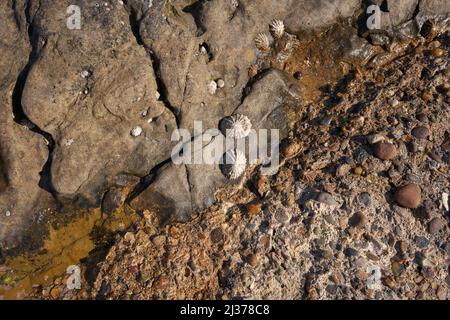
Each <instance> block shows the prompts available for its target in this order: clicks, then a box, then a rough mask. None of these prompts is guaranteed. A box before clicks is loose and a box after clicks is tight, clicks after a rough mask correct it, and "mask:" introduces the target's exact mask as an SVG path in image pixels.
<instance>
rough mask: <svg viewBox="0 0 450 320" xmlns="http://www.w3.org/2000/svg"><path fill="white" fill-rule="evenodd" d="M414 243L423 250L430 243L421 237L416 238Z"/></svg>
mask: <svg viewBox="0 0 450 320" xmlns="http://www.w3.org/2000/svg"><path fill="white" fill-rule="evenodd" d="M414 242H415V243H416V245H417V246H418V247H419V248H420V249H424V248H426V247H428V245H429V244H430V241H429V240H428V239H427V238H425V237H421V236H416V237H415V238H414Z"/></svg>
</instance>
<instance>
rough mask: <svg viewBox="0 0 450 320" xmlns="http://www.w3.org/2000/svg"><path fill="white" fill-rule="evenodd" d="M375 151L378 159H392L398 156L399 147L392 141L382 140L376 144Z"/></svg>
mask: <svg viewBox="0 0 450 320" xmlns="http://www.w3.org/2000/svg"><path fill="white" fill-rule="evenodd" d="M373 152H374V155H375V157H377V158H378V159H381V160H392V159H394V158H395V157H396V156H397V147H396V146H395V145H394V144H392V143H389V142H383V141H380V142H377V143H376V144H375V145H374V148H373Z"/></svg>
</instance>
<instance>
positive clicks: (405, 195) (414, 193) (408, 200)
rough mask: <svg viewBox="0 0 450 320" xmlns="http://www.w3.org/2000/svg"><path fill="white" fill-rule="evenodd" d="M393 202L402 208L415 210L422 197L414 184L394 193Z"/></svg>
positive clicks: (418, 188)
mask: <svg viewBox="0 0 450 320" xmlns="http://www.w3.org/2000/svg"><path fill="white" fill-rule="evenodd" d="M395 201H396V202H397V203H398V204H399V205H400V206H402V207H405V208H409V209H416V208H418V207H419V206H420V203H421V201H422V195H421V190H420V187H419V186H418V185H416V184H414V183H410V184H407V185H405V186H403V187H401V188H400V189H398V190H397V192H396V193H395Z"/></svg>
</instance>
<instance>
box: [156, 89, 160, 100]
mask: <svg viewBox="0 0 450 320" xmlns="http://www.w3.org/2000/svg"><path fill="white" fill-rule="evenodd" d="M155 98H156V100H159V98H161V94H160V93H159V92H158V91H156V93H155Z"/></svg>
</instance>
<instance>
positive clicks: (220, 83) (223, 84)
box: [217, 79, 225, 88]
mask: <svg viewBox="0 0 450 320" xmlns="http://www.w3.org/2000/svg"><path fill="white" fill-rule="evenodd" d="M217 86H218V87H219V88H223V87H225V81H223V80H222V79H219V80H217Z"/></svg>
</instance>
